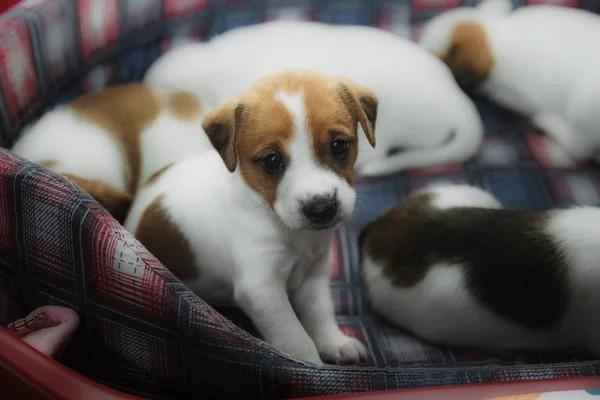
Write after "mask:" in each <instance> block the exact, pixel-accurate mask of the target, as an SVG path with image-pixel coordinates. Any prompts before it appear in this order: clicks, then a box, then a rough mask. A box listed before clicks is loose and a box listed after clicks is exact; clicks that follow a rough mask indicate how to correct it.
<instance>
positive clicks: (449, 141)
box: [145, 21, 483, 176]
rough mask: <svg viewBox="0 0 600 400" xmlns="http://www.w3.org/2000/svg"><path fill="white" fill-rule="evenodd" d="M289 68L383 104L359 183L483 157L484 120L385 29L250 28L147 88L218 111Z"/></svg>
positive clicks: (162, 63) (154, 75)
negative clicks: (176, 91)
mask: <svg viewBox="0 0 600 400" xmlns="http://www.w3.org/2000/svg"><path fill="white" fill-rule="evenodd" d="M207 60H210V61H209V62H207ZM288 68H307V69H311V70H315V71H319V72H322V73H326V74H331V75H341V76H345V77H347V78H349V79H352V80H354V81H355V82H357V83H359V84H361V85H364V86H366V87H368V88H370V89H371V90H373V92H374V93H375V95H377V97H378V98H379V109H378V113H379V114H378V116H377V148H375V149H373V148H371V147H370V146H369V144H368V143H366V142H364V143H362V144H361V146H360V150H359V157H358V160H357V162H356V165H355V167H356V169H357V171H358V173H359V174H360V175H363V176H378V175H386V174H391V173H395V172H399V171H403V170H407V169H415V168H425V167H432V166H439V165H444V164H450V163H457V162H463V161H465V160H467V159H469V158H471V157H472V156H473V155H474V154H475V153H476V152H477V151H478V149H479V147H480V144H481V140H482V135H483V127H482V124H481V120H480V117H479V115H478V113H477V110H476V108H475V106H474V104H473V103H472V101H471V100H470V99H469V98H468V97H467V96H466V95H465V94H464V93H463V92H462V90H460V88H459V87H458V85H457V84H456V82H455V81H454V79H453V77H452V74H451V73H450V71H449V69H448V68H447V67H446V66H445V65H444V63H443V62H441V61H440V60H439V59H437V58H436V57H434V56H433V55H431V54H429V53H428V52H426V51H424V50H423V49H422V48H420V47H419V46H417V45H416V44H415V43H413V42H410V41H408V40H405V39H402V38H401V37H399V36H397V35H394V34H392V33H389V32H385V31H383V30H380V29H376V28H369V27H364V26H334V25H328V24H322V23H317V22H292V21H274V22H268V23H262V24H256V25H252V26H247V27H241V28H237V29H233V30H231V31H229V32H227V33H224V34H222V35H219V36H217V37H216V38H214V39H212V40H211V41H209V42H206V43H194V44H188V45H183V46H181V47H177V48H174V49H173V50H171V51H169V52H167V53H166V54H165V55H163V56H162V57H161V58H159V59H158V60H157V61H156V62H155V63H154V64H153V65H152V67H151V68H150V70H149V71H148V73H147V75H146V78H145V81H146V82H157V83H162V84H168V85H172V86H174V87H179V88H182V89H189V90H190V91H192V92H193V93H195V94H196V95H197V96H199V97H200V98H202V99H203V100H205V101H207V102H211V103H214V104H219V103H221V102H222V101H224V100H225V99H226V98H227V97H229V96H231V95H233V94H235V93H237V92H239V91H241V90H243V89H245V88H247V87H248V86H249V85H251V84H252V83H253V82H254V81H256V80H257V79H259V78H261V77H262V76H264V75H266V74H269V73H273V72H277V71H282V70H285V69H288Z"/></svg>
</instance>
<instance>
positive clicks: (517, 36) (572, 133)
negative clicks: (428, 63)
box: [419, 0, 600, 160]
mask: <svg viewBox="0 0 600 400" xmlns="http://www.w3.org/2000/svg"><path fill="white" fill-rule="evenodd" d="M598 37H600V16H598V15H596V14H594V13H591V12H588V11H584V10H580V9H573V8H569V7H560V6H551V5H535V6H527V7H521V8H518V9H516V10H514V11H512V2H511V1H510V0H484V1H482V2H481V3H480V4H479V5H478V6H476V7H459V8H457V9H454V10H451V11H448V12H445V13H442V14H441V15H439V16H437V17H435V18H433V19H431V20H430V21H429V22H427V23H426V24H425V26H424V27H423V31H422V34H421V37H420V39H419V44H420V45H421V46H422V47H424V48H425V49H427V50H429V51H431V52H432V53H434V54H436V55H437V56H439V57H440V58H441V59H443V60H444V61H445V62H446V63H447V64H448V65H449V67H450V68H451V69H452V71H453V73H454V75H455V77H456V79H457V81H458V82H459V83H460V84H461V85H462V86H463V87H464V88H465V89H468V90H473V91H476V92H478V93H481V94H483V95H486V96H488V97H489V98H490V99H491V100H493V101H495V102H497V103H498V104H500V105H502V106H504V107H506V108H508V109H511V110H513V111H517V112H519V113H521V114H524V115H525V116H527V117H528V118H529V120H530V121H531V123H532V124H533V125H534V126H536V127H537V128H539V129H540V130H542V131H545V132H546V133H548V134H549V135H550V136H551V137H552V138H553V139H554V140H556V142H558V143H559V144H560V145H561V147H562V148H563V149H564V150H565V151H566V153H567V154H569V155H570V156H571V157H572V158H574V159H577V160H586V159H596V160H598V159H599V158H600V157H599V153H600V130H598V128H597V127H598V126H599V125H600V115H599V114H598V112H597V110H598V109H599V108H600V77H599V76H598V70H599V69H600V55H599V54H600V41H598V40H597V38H598Z"/></svg>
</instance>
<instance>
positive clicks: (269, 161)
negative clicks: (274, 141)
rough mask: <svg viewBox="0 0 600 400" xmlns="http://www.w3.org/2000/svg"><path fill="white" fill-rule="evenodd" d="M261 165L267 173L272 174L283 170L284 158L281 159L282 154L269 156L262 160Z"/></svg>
mask: <svg viewBox="0 0 600 400" xmlns="http://www.w3.org/2000/svg"><path fill="white" fill-rule="evenodd" d="M260 163H261V164H262V166H263V168H264V169H265V171H267V172H269V173H272V174H274V173H277V172H279V171H281V170H282V169H283V157H281V154H279V153H277V152H273V153H269V154H267V155H266V156H264V157H263V158H262V159H261V160H260Z"/></svg>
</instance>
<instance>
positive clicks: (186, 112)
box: [169, 92, 202, 121]
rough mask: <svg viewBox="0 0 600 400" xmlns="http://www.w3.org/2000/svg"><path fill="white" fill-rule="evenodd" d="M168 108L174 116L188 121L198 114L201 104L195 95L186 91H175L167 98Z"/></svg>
mask: <svg viewBox="0 0 600 400" xmlns="http://www.w3.org/2000/svg"><path fill="white" fill-rule="evenodd" d="M169 110H170V111H171V114H173V116H174V117H175V118H177V119H179V120H181V121H190V120H192V119H194V118H197V117H198V115H200V112H201V111H202V104H201V103H200V100H198V98H197V97H196V96H194V95H192V94H190V93H188V92H175V93H173V94H172V95H171V97H170V98H169Z"/></svg>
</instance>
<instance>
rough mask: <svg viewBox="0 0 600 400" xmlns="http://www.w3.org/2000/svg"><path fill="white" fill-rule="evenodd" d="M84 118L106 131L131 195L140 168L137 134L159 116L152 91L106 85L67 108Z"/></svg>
mask: <svg viewBox="0 0 600 400" xmlns="http://www.w3.org/2000/svg"><path fill="white" fill-rule="evenodd" d="M69 106H70V107H72V108H73V109H74V110H76V111H77V112H78V113H79V114H81V115H82V116H83V117H85V118H86V119H88V120H90V121H92V122H94V123H96V124H98V125H99V126H100V127H102V128H104V129H106V130H107V131H108V132H110V133H111V134H112V135H113V136H114V138H115V142H116V143H117V144H118V146H122V151H123V153H124V154H125V156H126V159H127V160H128V167H129V168H127V169H128V171H127V172H126V176H125V181H126V182H128V188H129V191H130V192H131V193H133V192H134V191H135V190H136V188H137V184H138V179H139V173H140V168H141V154H140V134H141V132H142V131H143V130H144V128H145V127H146V126H147V125H148V124H150V123H151V122H152V121H154V120H155V119H156V117H157V116H158V114H159V113H160V104H159V102H158V99H157V98H156V96H155V94H154V92H153V91H152V89H151V88H150V87H149V86H147V85H144V84H142V83H129V84H122V85H116V86H110V87H107V88H106V89H104V90H102V91H99V92H96V93H91V94H88V95H85V96H83V97H80V98H79V99H77V100H75V101H73V102H72V103H70V105H69Z"/></svg>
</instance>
